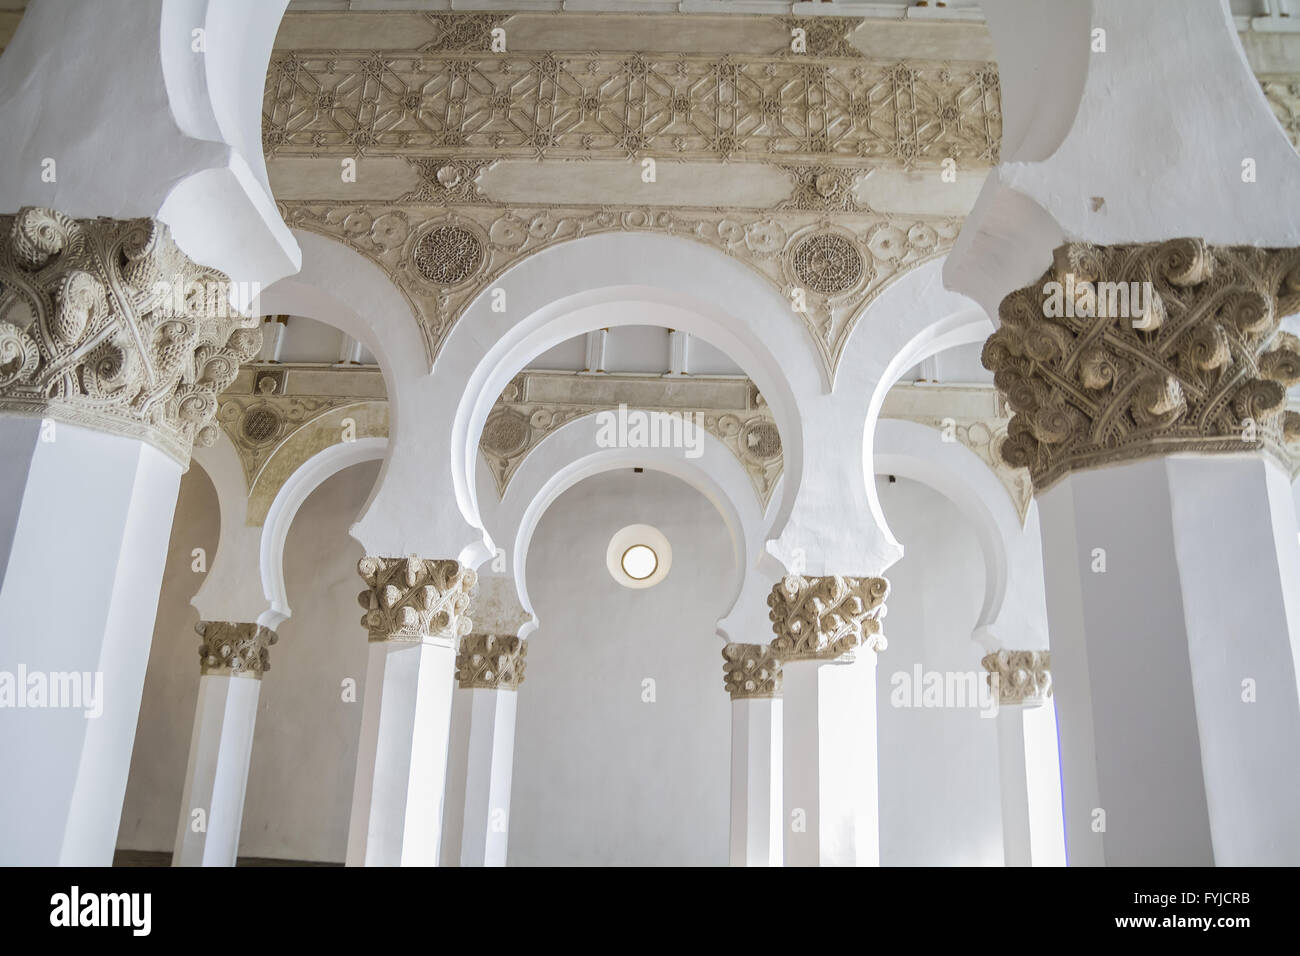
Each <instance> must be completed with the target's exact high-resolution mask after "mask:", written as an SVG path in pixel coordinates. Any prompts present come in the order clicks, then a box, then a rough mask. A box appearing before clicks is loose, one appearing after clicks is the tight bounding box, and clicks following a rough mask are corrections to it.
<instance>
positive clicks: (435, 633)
mask: <svg viewBox="0 0 1300 956" xmlns="http://www.w3.org/2000/svg"><path fill="white" fill-rule="evenodd" d="M357 572H358V573H359V574H360V575H361V578H362V580H364V581H365V582H366V584H367V588H366V589H365V590H364V591H362V592H361V593H360V594H359V595H357V600H358V602H360V604H361V606H362V607H363V608H365V609H366V613H365V615H364V616H362V618H361V626H362V627H364V628H365V629H366V630H367V631H368V632H369V634H370V640H372V641H402V642H407V643H412V644H415V643H419V642H421V641H425V640H427V639H429V638H447V639H450V640H455V639H456V638H458V637H463V636H464V635H466V634H468V633H469V632H470V629H471V627H472V625H471V623H470V618H469V609H470V603H471V601H472V599H473V593H474V585H475V583H476V582H477V580H478V577H477V575H475V573H474V572H473V571H472V570H470V569H469V568H465V567H463V566H462V565H461V563H460V562H459V561H450V560H445V561H426V560H423V559H421V558H415V557H411V558H377V557H373V556H371V555H367V556H366V557H364V558H362V559H361V560H360V561H358V562H357Z"/></svg>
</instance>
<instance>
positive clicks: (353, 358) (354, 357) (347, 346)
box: [336, 332, 363, 365]
mask: <svg viewBox="0 0 1300 956" xmlns="http://www.w3.org/2000/svg"><path fill="white" fill-rule="evenodd" d="M362 348H363V346H362V345H361V343H360V342H358V341H357V340H356V339H354V338H353V337H352V336H350V335H348V334H347V333H346V332H344V333H342V341H341V342H340V343H339V360H338V362H337V363H336V364H338V365H360V364H361V351H362Z"/></svg>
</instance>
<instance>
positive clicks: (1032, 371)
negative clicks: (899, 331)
mask: <svg viewBox="0 0 1300 956" xmlns="http://www.w3.org/2000/svg"><path fill="white" fill-rule="evenodd" d="M1102 283H1106V284H1107V285H1102ZM1089 284H1091V285H1089ZM1071 290H1073V294H1071ZM1297 310H1300V250H1296V249H1259V248H1255V247H1251V246H1208V245H1206V244H1205V243H1204V242H1202V241H1201V240H1199V239H1175V240H1171V241H1168V242H1160V243H1147V244H1138V245H1117V246H1092V245H1087V244H1083V243H1072V244H1067V245H1064V246H1061V247H1060V248H1059V249H1057V250H1056V253H1055V259H1054V262H1053V265H1052V268H1051V269H1049V270H1048V271H1047V272H1045V273H1044V274H1043V276H1042V278H1041V279H1040V280H1039V281H1038V282H1037V283H1035V284H1034V285H1032V286H1028V287H1026V288H1024V289H1019V290H1017V291H1015V292H1013V293H1011V294H1010V295H1009V296H1007V297H1006V298H1005V299H1004V300H1003V301H1002V304H1001V306H1000V308H999V310H998V315H999V318H1000V319H1001V327H1000V328H999V329H998V331H996V332H995V333H994V334H993V335H992V336H990V337H989V340H988V342H987V343H985V346H984V352H983V356H982V360H983V363H984V366H985V368H988V369H989V370H990V371H992V372H993V373H994V382H995V383H996V384H997V387H998V389H999V390H1000V391H1001V392H1002V394H1003V395H1004V396H1005V397H1006V400H1007V402H1008V404H1009V405H1010V406H1011V409H1012V411H1013V412H1014V413H1015V414H1014V416H1013V417H1012V419H1011V422H1010V424H1009V425H1008V427H1007V438H1006V440H1005V441H1004V443H1003V445H1002V449H1001V453H1002V457H1003V458H1004V459H1005V460H1006V461H1007V462H1008V463H1009V464H1011V465H1013V466H1016V467H1027V468H1028V469H1029V471H1030V474H1031V476H1032V477H1033V481H1034V487H1035V490H1037V491H1043V490H1044V489H1046V488H1048V487H1050V486H1051V485H1052V484H1053V483H1055V482H1056V481H1059V480H1060V479H1061V478H1063V477H1064V476H1065V475H1066V474H1068V473H1069V472H1071V471H1074V470H1076V469H1080V468H1089V467H1094V466H1096V465H1099V464H1105V463H1107V462H1112V461H1121V460H1127V459H1134V458H1142V457H1148V456H1153V455H1164V454H1169V453H1170V452H1175V451H1196V452H1240V451H1243V450H1253V449H1262V450H1264V451H1267V452H1269V453H1272V454H1274V455H1276V456H1277V457H1279V458H1281V459H1283V460H1285V457H1286V452H1285V450H1284V442H1285V441H1296V440H1300V416H1296V415H1295V414H1294V413H1290V412H1287V411H1286V409H1285V403H1286V389H1287V387H1288V386H1290V385H1294V384H1295V383H1296V382H1298V381H1300V341H1298V340H1297V339H1296V337H1295V336H1293V335H1290V334H1289V333H1286V332H1283V331H1281V330H1280V328H1279V322H1280V320H1281V318H1282V317H1284V316H1286V315H1290V314H1292V313H1294V312H1296V311H1297ZM1099 313H1100V314H1099Z"/></svg>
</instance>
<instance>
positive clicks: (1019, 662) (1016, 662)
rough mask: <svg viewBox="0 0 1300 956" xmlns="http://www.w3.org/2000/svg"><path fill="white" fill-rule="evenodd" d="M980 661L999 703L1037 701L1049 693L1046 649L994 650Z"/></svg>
mask: <svg viewBox="0 0 1300 956" xmlns="http://www.w3.org/2000/svg"><path fill="white" fill-rule="evenodd" d="M980 663H981V664H983V665H984V669H985V670H986V671H988V672H989V676H988V682H989V688H990V689H991V690H993V691H994V692H996V693H997V695H998V703H999V704H1041V703H1042V702H1043V701H1045V700H1046V699H1047V698H1049V697H1051V696H1052V655H1051V652H1050V651H997V652H996V653H993V654H986V655H985V656H984V658H983V659H982V660H981V661H980Z"/></svg>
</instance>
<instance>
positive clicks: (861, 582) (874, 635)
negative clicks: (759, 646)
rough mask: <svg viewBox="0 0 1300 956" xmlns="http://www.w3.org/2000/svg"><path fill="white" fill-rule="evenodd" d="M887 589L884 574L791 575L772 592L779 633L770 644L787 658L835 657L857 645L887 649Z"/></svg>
mask: <svg viewBox="0 0 1300 956" xmlns="http://www.w3.org/2000/svg"><path fill="white" fill-rule="evenodd" d="M888 594H889V582H888V581H886V580H885V579H884V578H851V577H845V576H843V575H839V574H835V575H828V576H826V577H808V578H806V577H803V576H801V575H797V574H789V575H786V576H785V577H784V578H782V579H781V581H780V582H779V583H778V584H776V585H775V586H773V588H772V593H771V594H769V595H768V596H767V605H768V607H770V608H771V611H770V612H769V613H768V617H770V618H771V619H772V631H773V632H774V633H775V634H776V639H775V640H773V641H772V643H771V644H770V645H769V647H770V648H771V650H772V653H773V654H775V655H776V656H777V657H779V658H780V659H781V660H782V661H793V660H832V659H834V658H836V657H840V656H842V655H844V654H850V653H852V652H853V651H854V650H856V649H857V648H858V647H867V648H870V649H871V650H873V651H883V650H884V649H885V647H886V646H887V642H886V641H885V635H884V634H883V633H881V629H880V618H881V617H883V616H884V613H885V598H886V597H887V596H888Z"/></svg>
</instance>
